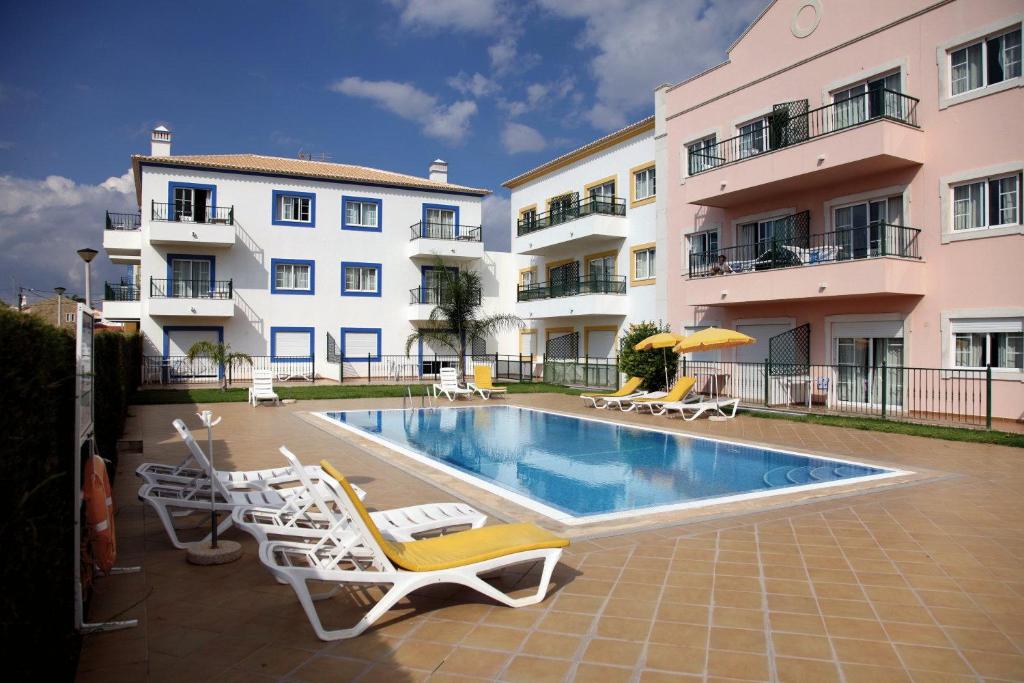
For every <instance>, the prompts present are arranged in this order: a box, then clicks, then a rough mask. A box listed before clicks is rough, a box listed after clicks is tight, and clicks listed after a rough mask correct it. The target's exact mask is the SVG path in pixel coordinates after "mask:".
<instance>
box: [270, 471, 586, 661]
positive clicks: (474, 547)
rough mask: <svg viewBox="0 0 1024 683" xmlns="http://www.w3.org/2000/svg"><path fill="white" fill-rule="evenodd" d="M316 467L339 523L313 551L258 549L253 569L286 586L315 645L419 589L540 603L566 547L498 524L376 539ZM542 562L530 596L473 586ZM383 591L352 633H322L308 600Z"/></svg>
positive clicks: (297, 546)
mask: <svg viewBox="0 0 1024 683" xmlns="http://www.w3.org/2000/svg"><path fill="white" fill-rule="evenodd" d="M321 467H323V469H324V470H325V471H326V472H327V473H328V474H331V475H334V476H336V478H337V479H338V482H339V483H340V484H341V486H342V490H343V491H344V492H345V494H346V495H345V497H344V498H343V499H342V500H341V501H340V502H341V507H340V509H339V511H340V513H341V515H342V517H343V519H342V521H341V522H339V523H338V524H336V525H334V526H333V527H331V529H330V530H329V532H328V533H327V534H326V535H325V536H324V537H323V538H322V539H320V540H319V541H318V542H317V543H315V544H309V543H297V542H294V541H270V542H269V543H265V544H263V545H261V546H260V561H261V562H263V564H264V565H265V566H266V567H267V568H268V569H269V570H270V572H271V573H272V574H274V576H275V577H277V578H278V579H283V580H285V581H287V582H288V583H289V584H290V585H291V587H292V589H293V590H294V591H295V595H296V596H297V597H298V599H299V602H300V603H301V605H302V608H303V610H305V612H306V616H307V617H308V618H309V623H310V624H311V625H312V627H313V630H314V631H315V632H316V634H317V636H318V637H319V638H320V639H321V640H327V641H331V640H340V639H342V638H352V637H354V636H357V635H359V634H360V633H362V632H363V631H365V630H366V629H367V628H369V626H370V625H371V624H373V623H374V622H375V621H376V620H377V619H379V618H380V617H381V616H382V615H384V614H385V613H387V611H388V610H390V609H391V608H392V607H393V606H394V605H395V604H396V603H397V602H398V601H399V600H401V599H402V598H403V597H405V596H406V595H408V594H409V593H411V592H413V591H415V590H417V589H419V588H423V587H426V586H433V585H437V584H443V583H452V584H457V585H462V586H467V587H469V588H472V589H473V590H475V591H478V592H480V593H483V594H484V595H486V596H487V597H489V598H492V599H494V600H496V601H498V602H501V603H502V604H505V605H508V606H510V607H524V606H526V605H533V604H536V603H538V602H540V601H541V600H543V599H544V596H545V595H546V593H547V589H548V585H549V583H550V582H551V574H552V572H553V571H554V568H555V565H556V564H557V563H558V560H559V558H560V557H561V556H562V549H563V548H564V547H565V546H567V545H568V544H569V542H568V541H567V540H566V539H563V538H559V537H557V536H555V535H554V534H552V533H550V532H548V531H545V530H543V529H541V528H539V527H536V526H534V525H532V524H502V525H496V526H489V527H483V528H480V529H470V530H469V531H460V532H456V533H454V534H449V535H446V536H439V537H436V538H428V539H423V540H417V541H410V542H406V543H395V542H393V541H389V540H388V539H386V538H384V536H383V535H382V533H381V531H380V529H379V528H378V527H377V525H376V523H375V522H374V521H373V518H372V517H371V516H370V515H369V513H368V512H367V511H366V508H364V507H363V505H362V503H360V502H359V499H358V498H357V497H356V495H355V493H354V492H353V491H352V489H351V487H350V485H349V484H348V482H347V481H346V480H345V478H344V477H342V476H341V475H340V474H338V473H337V472H336V471H335V470H334V469H333V468H332V467H331V465H330V464H329V463H326V462H321ZM538 561H540V562H543V568H542V570H541V572H540V577H539V586H538V588H537V590H536V592H533V593H531V594H529V595H526V596H523V597H520V598H512V597H510V596H508V595H506V594H505V593H503V592H501V591H499V590H498V589H497V588H495V587H494V586H492V585H491V584H489V583H487V582H485V581H484V580H483V579H481V578H480V575H481V574H484V573H489V572H493V571H495V570H501V569H505V568H506V567H509V566H513V565H519V564H524V563H533V562H538ZM310 581H322V582H326V583H331V584H335V585H336V588H334V589H333V590H332V591H329V592H328V593H326V594H320V595H314V594H312V593H310V588H309V582H310ZM375 585H376V586H382V587H384V586H387V588H386V592H385V593H384V596H383V597H382V598H381V599H380V600H379V601H377V603H376V604H375V605H374V606H373V607H372V608H371V609H370V610H369V611H368V612H367V613H366V614H365V615H363V617H362V618H361V619H360V620H359V621H358V622H357V623H356V624H355V625H353V626H351V627H349V628H338V629H332V630H328V629H326V628H324V625H323V622H321V620H320V616H319V614H318V613H317V611H316V606H315V604H314V601H315V600H322V599H326V598H330V597H332V596H333V595H334V594H336V593H337V592H338V591H340V590H342V589H343V588H352V589H353V590H354V591H357V592H359V591H360V589H361V588H363V587H369V586H375Z"/></svg>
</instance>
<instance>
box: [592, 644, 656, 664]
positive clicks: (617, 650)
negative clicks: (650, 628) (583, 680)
mask: <svg viewBox="0 0 1024 683" xmlns="http://www.w3.org/2000/svg"><path fill="white" fill-rule="evenodd" d="M642 650H643V646H642V645H641V644H640V643H634V642H628V641H625V640H607V639H603V638H594V639H593V640H591V641H590V644H589V645H588V646H587V649H586V651H585V652H584V653H583V661H585V662H593V663H595V664H612V665H615V666H633V665H634V664H636V661H637V659H639V658H640V653H641V651H642Z"/></svg>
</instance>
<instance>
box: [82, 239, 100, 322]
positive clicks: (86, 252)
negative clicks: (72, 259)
mask: <svg viewBox="0 0 1024 683" xmlns="http://www.w3.org/2000/svg"><path fill="white" fill-rule="evenodd" d="M97 253H99V252H97V251H96V250H95V249H90V248H89V247H86V248H84V249H79V250H78V256H79V257H80V258H81V259H82V260H83V261H85V305H86V306H88V307H89V310H90V311H91V310H92V271H91V266H90V265H89V264H90V263H91V262H92V260H93V259H94V258H96V254H97Z"/></svg>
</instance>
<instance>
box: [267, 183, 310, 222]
mask: <svg viewBox="0 0 1024 683" xmlns="http://www.w3.org/2000/svg"><path fill="white" fill-rule="evenodd" d="M273 199H274V215H273V220H272V223H273V224H274V225H294V226H299V227H305V228H311V227H313V225H314V223H316V195H315V194H312V193H309V192H284V191H281V190H274V192H273Z"/></svg>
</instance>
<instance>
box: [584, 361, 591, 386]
mask: <svg viewBox="0 0 1024 683" xmlns="http://www.w3.org/2000/svg"><path fill="white" fill-rule="evenodd" d="M583 385H584V386H588V387H589V386H590V357H589V356H583Z"/></svg>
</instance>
